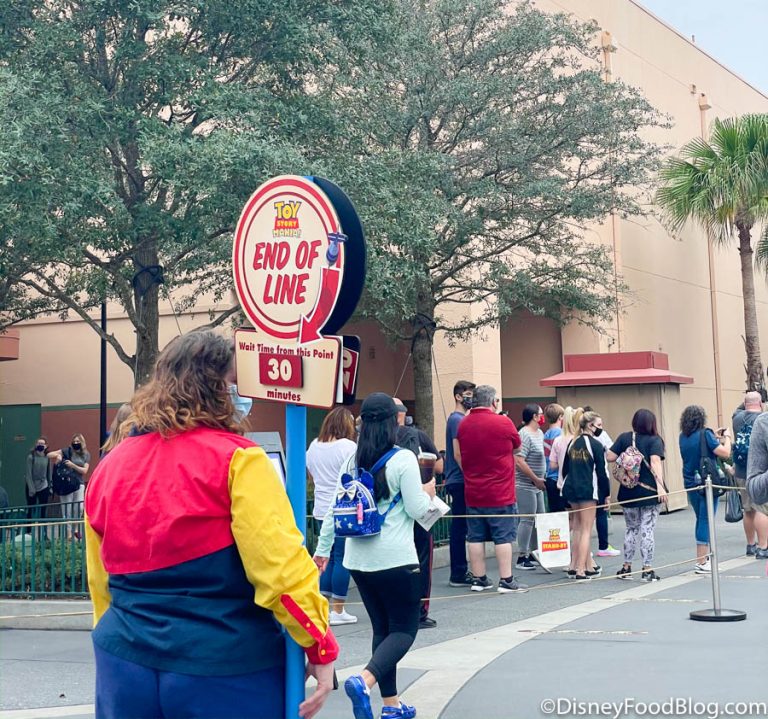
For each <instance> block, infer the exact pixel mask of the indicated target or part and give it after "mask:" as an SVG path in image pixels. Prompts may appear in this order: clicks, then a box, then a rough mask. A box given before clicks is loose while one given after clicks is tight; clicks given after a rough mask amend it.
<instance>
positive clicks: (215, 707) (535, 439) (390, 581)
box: [26, 332, 768, 719]
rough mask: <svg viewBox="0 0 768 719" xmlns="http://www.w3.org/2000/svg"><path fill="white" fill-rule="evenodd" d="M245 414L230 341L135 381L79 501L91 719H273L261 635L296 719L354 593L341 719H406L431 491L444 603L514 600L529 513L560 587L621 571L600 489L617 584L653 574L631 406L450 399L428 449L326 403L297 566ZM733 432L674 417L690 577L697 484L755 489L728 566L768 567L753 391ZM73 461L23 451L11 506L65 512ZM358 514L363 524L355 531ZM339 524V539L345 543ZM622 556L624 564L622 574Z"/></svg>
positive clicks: (371, 405)
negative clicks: (358, 607) (613, 516)
mask: <svg viewBox="0 0 768 719" xmlns="http://www.w3.org/2000/svg"><path fill="white" fill-rule="evenodd" d="M243 399H244V398H240V397H239V395H237V385H236V374H235V368H234V363H233V347H232V344H231V342H228V341H226V340H224V339H223V338H222V337H221V336H219V335H217V334H215V333H213V332H193V333H190V334H188V335H184V336H182V337H178V338H176V339H175V340H173V341H172V342H171V343H170V344H169V345H168V347H166V349H165V350H163V352H162V353H161V355H160V357H159V360H158V362H157V366H156V368H155V371H154V374H153V376H152V378H151V379H150V381H149V382H148V383H147V384H146V385H145V386H144V387H143V388H141V389H140V390H138V392H137V393H136V395H135V396H134V397H133V399H132V400H131V403H130V405H125V406H124V407H123V408H121V411H120V413H119V417H118V418H117V419H116V421H115V422H114V423H113V427H112V432H111V435H110V441H109V442H108V444H107V445H105V447H104V448H102V460H101V461H100V463H99V465H98V467H97V469H96V470H95V472H94V473H93V476H92V478H91V480H90V482H89V484H88V491H87V492H86V493H85V499H84V503H85V518H84V526H85V536H86V540H87V541H86V553H87V563H88V582H89V588H90V592H91V597H92V600H93V604H94V624H95V629H94V632H93V643H94V652H95V656H96V668H97V673H96V716H97V717H98V718H99V719H125V718H127V717H129V716H147V717H149V716H161V715H163V713H166V714H167V713H169V712H170V713H172V714H173V713H174V712H175V713H176V714H179V715H181V714H184V712H187V711H188V710H189V711H192V707H195V711H198V710H200V708H202V709H203V710H204V711H205V712H207V715H210V716H212V717H214V716H215V717H222V719H223V718H224V717H230V716H238V715H240V714H242V713H243V712H244V711H245V708H246V707H247V711H248V715H249V716H253V717H257V718H258V717H264V718H266V717H274V716H282V713H283V711H284V696H283V693H282V691H276V690H275V688H276V687H282V685H283V682H284V674H285V661H286V660H285V651H284V643H283V640H282V636H281V633H280V629H279V626H278V625H282V626H283V627H284V629H285V630H286V631H287V632H288V633H289V634H290V635H291V636H292V637H293V638H294V639H295V641H296V642H297V643H298V644H299V645H300V646H302V647H303V648H304V650H305V653H306V658H307V671H308V674H310V675H313V676H315V677H316V679H317V683H318V685H317V688H316V690H315V692H314V693H313V694H312V695H311V696H310V697H309V698H308V699H306V700H305V701H304V702H303V704H302V705H301V709H300V713H301V715H302V716H303V717H306V718H307V719H310V718H311V717H312V716H313V715H314V714H316V713H317V711H319V709H320V708H321V706H322V705H323V703H324V701H325V699H326V697H327V695H328V693H329V692H330V690H331V689H332V687H333V684H334V677H335V675H334V672H333V663H334V660H335V659H336V657H337V656H338V653H339V647H338V643H337V642H336V639H335V637H334V634H333V630H332V626H338V625H344V624H352V623H355V622H357V621H358V616H356V615H355V614H352V613H350V612H349V611H347V607H346V603H347V599H348V594H349V586H350V581H351V579H353V580H354V582H355V585H356V588H357V591H358V592H359V594H360V597H361V599H362V603H363V605H364V607H365V611H366V613H367V615H368V617H369V619H370V622H371V627H372V646H371V655H370V659H369V661H368V662H367V663H366V665H365V668H364V669H363V670H362V671H361V672H360V673H359V674H356V675H353V676H351V677H349V678H348V679H347V680H346V681H345V683H344V690H345V692H346V694H347V695H348V696H349V698H350V700H351V703H352V713H353V715H354V716H355V718H356V719H372V718H373V713H372V708H371V690H372V689H373V688H374V687H375V686H376V685H378V687H379V691H380V692H381V696H382V702H383V710H382V714H381V716H382V717H383V718H384V719H403V718H410V717H414V716H415V715H416V709H415V708H414V707H412V706H409V705H407V704H405V703H403V702H402V700H401V698H400V691H399V688H398V684H397V665H398V663H399V662H400V660H401V659H402V658H403V657H404V656H405V654H406V653H407V652H408V651H409V649H410V647H411V646H412V644H413V642H414V640H415V638H416V635H417V633H418V631H419V630H422V629H428V628H431V627H434V626H436V621H435V620H434V618H433V617H431V616H430V615H429V607H430V605H429V599H430V592H431V578H432V554H433V543H432V536H431V533H430V531H429V528H428V527H429V525H423V522H420V520H423V518H424V517H425V516H426V515H427V513H428V512H430V511H432V510H433V509H434V507H435V506H436V505H435V502H436V500H435V497H436V494H437V485H436V480H435V475H440V476H441V477H442V478H443V479H444V490H445V496H446V497H447V500H448V502H449V504H450V508H451V510H452V518H451V520H450V522H451V524H450V552H449V554H450V576H449V584H450V585H451V586H453V587H460V588H466V589H467V590H468V591H469V592H484V591H486V590H493V589H496V591H497V592H499V593H500V594H508V593H512V594H515V593H525V592H527V591H528V587H527V586H526V585H525V584H524V583H522V582H521V581H520V577H521V574H522V573H523V572H530V571H534V570H536V569H537V568H538V566H539V564H538V558H537V548H538V546H539V542H538V538H537V536H536V522H535V515H538V514H543V513H545V512H566V511H567V512H568V521H569V522H570V538H571V552H570V555H571V562H570V565H569V566H568V567H566V568H565V570H566V572H567V576H568V577H569V578H571V579H573V580H574V581H575V582H585V581H589V580H590V579H592V578H595V577H599V576H601V574H602V568H601V567H600V566H599V564H597V562H596V561H595V557H596V556H597V557H600V556H608V557H610V556H617V555H618V554H619V552H618V551H617V550H615V549H613V547H611V545H610V543H609V541H608V536H607V527H606V526H605V525H606V524H607V517H603V518H601V515H600V514H599V512H600V509H601V508H602V507H601V505H605V504H606V503H607V501H608V497H609V496H610V495H611V480H610V476H611V474H613V475H614V476H615V477H616V479H617V480H618V482H619V486H618V495H617V501H618V502H619V503H620V504H621V505H622V511H623V516H624V522H625V531H624V540H623V546H622V550H621V554H622V555H623V563H622V565H621V567H620V569H619V570H618V573H617V577H618V578H619V579H622V580H627V579H632V578H634V577H635V576H637V575H639V578H640V579H641V580H642V581H647V582H653V581H658V580H659V576H658V574H657V573H656V571H655V570H654V568H653V562H654V554H655V528H656V523H657V521H658V518H659V514H660V512H661V510H662V508H663V507H664V505H665V503H666V501H667V497H668V491H667V488H666V486H665V483H664V460H665V455H666V449H665V442H664V440H663V438H662V437H661V436H660V434H659V431H658V425H657V419H656V417H655V415H654V413H653V412H651V411H650V410H648V409H638V410H637V411H636V412H635V413H634V416H633V417H632V421H631V427H628V428H626V431H623V432H620V433H619V434H618V436H617V437H616V439H615V440H612V439H611V438H610V436H609V435H608V433H607V431H606V429H605V428H604V427H603V419H602V417H601V416H600V414H599V412H597V411H595V409H593V408H591V407H562V406H560V405H558V404H556V403H552V404H549V405H547V406H546V407H543V408H542V407H541V406H539V405H538V404H529V405H527V406H525V407H524V408H523V411H522V414H521V416H520V418H519V422H518V423H517V424H516V423H515V422H513V420H512V419H511V418H510V417H509V416H507V414H506V413H505V412H503V411H502V408H501V399H500V397H499V396H498V394H497V391H496V389H495V388H494V387H491V386H489V385H479V386H475V384H473V383H472V382H470V381H461V382H457V383H456V385H455V387H454V393H453V399H454V408H453V412H452V413H451V414H450V416H449V417H448V418H447V423H446V430H445V451H444V452H439V451H438V449H437V447H436V445H435V443H434V442H433V441H432V439H431V438H430V437H429V435H428V434H427V433H426V432H425V431H424V430H422V429H420V428H417V427H415V426H414V425H413V423H409V422H408V417H407V409H406V407H405V405H404V404H403V403H402V402H401V401H400V400H399V399H397V398H393V397H390V396H388V395H386V394H383V393H374V394H371V395H369V396H368V397H367V398H366V399H365V400H364V401H363V402H362V405H361V409H360V413H359V417H357V418H355V417H354V415H353V414H352V413H351V412H350V411H349V409H347V408H345V407H337V408H335V409H333V410H331V411H330V412H329V413H328V414H327V416H326V417H325V419H324V421H323V423H322V426H321V429H320V433H319V435H318V437H317V438H316V439H314V440H313V441H312V442H311V444H310V446H309V447H308V449H307V471H308V478H309V480H310V481H311V482H312V484H313V488H314V502H313V507H312V521H313V522H314V523H315V529H316V533H317V536H318V542H317V547H316V549H315V552H314V556H312V557H310V555H309V554H308V553H307V551H306V549H305V547H304V545H303V538H302V536H301V534H300V533H299V531H298V530H297V528H296V526H295V523H294V520H293V514H292V510H291V507H290V505H289V503H288V500H287V497H286V494H285V492H284V491H283V488H282V485H281V483H280V480H279V478H278V476H277V474H276V472H275V470H274V467H273V465H272V464H271V462H270V460H269V459H268V457H267V455H266V454H265V452H264V451H263V450H262V449H261V448H259V447H257V446H256V445H255V444H254V443H253V442H251V441H250V440H248V439H247V438H245V437H244V436H243V434H244V431H245V424H244V421H243V420H244V417H245V416H246V415H247V412H248V410H250V405H247V406H246V403H245V402H244V401H242V400H243ZM733 435H734V439H733V440H732V439H731V432H730V431H729V430H728V429H727V428H718V429H716V430H712V429H709V428H708V427H707V418H706V414H705V412H704V410H703V408H701V407H698V406H695V405H692V406H689V407H686V408H685V410H684V411H683V413H682V416H681V419H680V434H679V440H678V441H679V451H680V455H681V458H682V461H683V479H684V483H685V487H686V488H688V489H690V490H691V491H690V492H688V495H687V496H688V500H689V502H690V504H691V507H692V509H693V513H694V515H695V528H694V539H695V542H696V546H697V560H696V565H695V570H696V572H698V573H701V574H706V573H709V572H711V565H710V562H709V556H710V548H709V526H708V524H707V514H706V506H705V500H704V497H703V491H702V487H703V482H704V478H703V476H702V475H703V474H704V475H706V474H707V473H708V475H709V477H710V478H712V479H713V480H715V481H716V482H726V481H728V475H730V474H732V475H733V482H734V483H735V484H736V485H737V486H738V487H740V488H742V489H743V488H745V487H746V486H747V485H748V484H749V485H750V487H753V490H754V491H752V499H751V500H750V498H749V496H748V495H747V494H746V493H743V495H742V500H743V525H744V531H745V536H746V544H747V546H746V553H747V554H748V555H750V556H756V557H758V558H768V414H764V413H763V412H762V404H761V401H760V395H756V393H747V395H746V396H745V401H744V405H743V406H742V407H740V408H739V409H738V410H737V411H736V413H735V414H734V417H733ZM89 465H90V455H89V454H88V450H87V448H86V445H85V440H84V438H83V436H82V435H81V434H76V435H74V436H73V437H72V440H71V442H70V445H69V446H68V447H65V448H61V449H58V450H51V449H50V448H49V447H48V443H47V441H46V439H45V438H44V437H41V438H39V439H38V441H37V442H36V444H35V446H34V448H33V449H32V451H31V452H30V455H29V458H28V463H27V477H26V483H27V491H28V496H29V501H30V509H34V508H36V507H38V506H44V505H46V504H47V502H48V501H49V499H50V496H51V488H52V486H55V484H56V482H57V481H58V482H59V488H60V489H61V490H62V491H61V492H59V491H58V490H57V494H58V495H59V496H60V497H61V498H62V501H63V499H66V498H70V499H72V500H74V503H77V496H79V495H78V494H77V493H78V492H81V491H82V490H81V487H82V485H83V481H82V480H83V479H84V478H85V477H86V475H87V474H88V472H89ZM611 465H613V466H614V467H615V469H614V470H612V471H611V470H610V469H609V468H610V466H611ZM63 470H66V471H63ZM57 478H58V479H57ZM63 479H68V480H72V485H77V486H76V488H74V489H72V491H70V492H66V491H64V490H65V489H69V487H71V486H72V485H67V487H64V485H63V484H62V482H63ZM78 479H79V482H78V481H77V480H78ZM69 495H74V496H73V497H69ZM367 497H368V498H369V499H366V498H367ZM350 500H351V501H352V503H353V504H352V505H350ZM355 502H356V503H357V504H356V505H355V504H354V503H355ZM366 502H368V504H366ZM350 506H353V509H348V507H350ZM345 512H346V514H345ZM369 515H370V516H369ZM65 516H66V515H65ZM374 516H375V519H376V521H375V522H374V523H373V525H372V527H373V528H372V529H370V530H367V531H366V532H362V531H359V528H360V527H363V526H366V527H367V526H368V525H367V519H366V517H369V518H374ZM364 520H365V521H364ZM603 520H606V521H605V522H603ZM350 522H351V524H352V525H355V524H356V526H358V532H357V533H355V532H352V533H351V534H350V533H349V532H347V531H346V530H345V529H344V528H345V527H347V529H348V528H349V526H350V525H349V523H350ZM345 523H346V524H345ZM601 525H602V526H601ZM593 529H596V530H597V535H598V545H597V547H594V548H593V547H592V546H591V545H592V539H591V538H592V533H593ZM486 542H492V543H493V545H494V549H495V555H496V560H497V568H498V578H494V579H491V578H490V577H489V576H488V573H487V568H486V558H485V544H486ZM515 544H516V546H517V557H515V554H514V550H515ZM638 553H639V558H640V561H641V564H642V566H641V568H640V569H639V570H638V571H633V568H632V567H633V562H634V561H635V556H636V555H637V554H638ZM275 620H277V621H276V622H275ZM174 715H175V714H174Z"/></svg>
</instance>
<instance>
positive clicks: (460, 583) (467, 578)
mask: <svg viewBox="0 0 768 719" xmlns="http://www.w3.org/2000/svg"><path fill="white" fill-rule="evenodd" d="M474 578H475V575H474V574H472V572H467V573H466V574H465V575H464V577H463V578H462V579H451V580H450V581H449V582H448V586H449V587H471V586H472V580H473V579H474Z"/></svg>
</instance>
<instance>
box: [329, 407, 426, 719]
mask: <svg viewBox="0 0 768 719" xmlns="http://www.w3.org/2000/svg"><path fill="white" fill-rule="evenodd" d="M360 417H361V418H362V426H361V428H360V437H359V439H358V443H357V450H356V453H355V455H354V456H353V457H352V458H351V459H350V460H349V462H347V464H346V466H345V467H344V468H343V469H342V475H341V477H340V478H339V485H338V488H337V497H342V499H343V497H344V496H345V489H344V481H343V480H344V478H345V477H346V478H347V484H349V482H348V480H349V475H351V476H353V477H357V478H358V481H361V482H363V483H364V481H365V480H367V479H368V478H367V477H366V475H369V474H370V475H372V481H373V499H374V501H375V505H376V508H377V509H378V512H379V514H380V515H385V518H384V522H383V524H382V525H381V531H380V533H378V534H371V535H369V536H350V537H348V539H347V542H346V547H345V550H344V566H345V567H347V569H349V570H350V572H351V574H352V578H353V579H354V580H355V584H356V585H357V588H358V590H359V592H360V597H361V598H362V600H363V604H364V605H365V609H366V611H367V612H368V616H369V617H370V619H371V626H372V628H373V655H372V657H371V659H370V661H369V662H368V664H367V665H366V667H365V669H363V671H362V673H361V674H356V675H354V676H351V677H349V678H348V679H347V681H346V682H344V690H345V691H346V693H347V696H349V698H350V699H351V701H352V708H353V713H354V716H355V719H373V710H372V709H371V694H370V691H371V688H372V687H373V686H374V684H378V685H379V690H380V691H381V698H382V702H383V703H384V708H383V709H382V713H381V716H382V719H410V718H411V717H414V716H416V710H415V709H414V708H413V707H411V706H408V705H406V704H403V703H402V702H401V701H400V697H399V696H398V692H397V663H398V662H399V661H400V660H401V659H402V658H403V657H404V656H405V655H406V653H407V652H408V650H409V649H410V648H411V645H412V644H413V641H414V639H415V638H416V633H417V631H418V628H419V605H420V600H421V576H420V571H419V560H418V557H417V555H416V547H415V545H414V541H413V522H414V520H415V519H418V518H419V517H423V516H424V514H426V512H427V510H428V509H429V506H430V501H431V498H432V497H434V496H435V480H434V479H433V480H432V481H430V482H429V483H427V484H423V485H422V483H421V473H420V471H419V464H418V461H417V460H416V456H415V455H414V454H413V452H409V451H407V450H400V451H398V448H397V447H395V440H396V437H397V407H396V405H395V403H394V401H393V400H392V398H391V397H389V396H388V395H386V394H384V393H382V392H375V393H374V394H371V395H369V396H368V397H367V398H366V399H365V401H364V402H363V404H362V407H361V409H360ZM360 501H362V500H360ZM338 503H339V500H338V499H337V505H338ZM337 509H338V506H337ZM360 510H361V511H359V512H358V515H357V516H358V520H357V521H358V522H359V521H360V520H361V517H360V515H362V514H363V511H362V505H360ZM343 516H345V515H343V514H340V513H339V514H338V517H335V516H334V507H331V509H330V510H329V511H328V513H327V514H326V516H325V519H324V521H323V527H322V530H321V532H320V538H319V540H318V545H317V550H316V551H315V557H314V559H315V563H316V564H317V566H318V568H319V569H320V571H321V572H324V571H325V570H326V569H327V567H328V558H329V556H330V554H331V548H332V545H333V540H334V532H335V528H336V527H337V526H339V527H340V526H341V524H342V521H341V517H343ZM351 521H353V522H354V521H355V518H354V515H353V516H352V520H351ZM339 531H341V530H339Z"/></svg>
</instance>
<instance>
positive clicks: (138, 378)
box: [133, 243, 162, 387]
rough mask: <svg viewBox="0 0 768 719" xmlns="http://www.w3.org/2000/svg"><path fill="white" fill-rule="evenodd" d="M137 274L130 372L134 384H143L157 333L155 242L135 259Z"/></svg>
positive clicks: (154, 356)
mask: <svg viewBox="0 0 768 719" xmlns="http://www.w3.org/2000/svg"><path fill="white" fill-rule="evenodd" d="M134 265H135V267H136V275H135V281H134V299H135V302H136V314H137V315H138V319H139V325H138V326H137V327H136V365H135V367H134V372H133V382H134V386H135V387H139V386H141V385H142V384H144V383H145V382H146V381H147V379H149V376H150V375H151V374H152V370H153V369H154V367H155V362H156V361H157V355H158V352H159V350H158V345H159V335H160V331H159V330H160V308H159V301H160V283H161V282H162V277H161V275H159V274H158V273H159V272H161V271H162V269H158V267H159V265H158V255H157V245H156V244H155V243H148V245H147V246H145V247H143V248H142V249H141V251H139V252H137V253H136V257H135V258H134Z"/></svg>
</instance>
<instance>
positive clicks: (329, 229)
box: [232, 175, 365, 407]
mask: <svg viewBox="0 0 768 719" xmlns="http://www.w3.org/2000/svg"><path fill="white" fill-rule="evenodd" d="M232 265H233V272H234V280H235V291H236V293H237V296H238V298H239V300H240V304H241V306H242V308H243V311H244V312H245V314H246V315H247V317H248V319H249V320H250V321H251V323H252V324H253V326H254V329H253V330H238V331H237V332H236V333H235V338H236V358H237V369H238V391H239V392H240V393H241V394H244V395H248V396H251V397H255V398H259V399H267V400H273V401H278V402H291V403H295V404H303V405H309V406H316V407H331V406H332V405H333V403H334V402H335V401H339V400H340V399H341V395H342V393H343V392H347V393H349V394H353V392H354V381H355V378H356V369H357V355H356V353H355V356H354V357H353V356H352V355H351V354H349V353H350V352H354V348H352V349H350V350H347V351H346V352H345V351H344V349H343V345H342V338H341V337H336V336H334V334H333V333H334V332H336V331H338V329H339V328H340V327H341V326H342V325H343V324H344V323H345V322H346V321H347V320H348V319H349V317H350V316H351V315H352V312H353V311H354V309H355V306H356V305H357V302H358V300H359V298H360V294H361V292H362V288H363V282H364V279H365V244H364V240H363V233H362V227H361V226H360V221H359V219H358V217H357V213H356V212H355V210H354V207H353V206H352V203H351V202H350V201H349V199H348V198H347V196H346V195H345V194H344V193H343V192H342V191H341V190H340V189H339V188H338V187H337V186H336V185H334V184H333V183H331V182H329V181H328V180H324V179H323V178H317V177H312V178H306V177H298V176H294V175H284V176H281V177H276V178H273V179H271V180H269V181H268V182H265V183H264V184H263V185H262V186H261V187H259V188H258V189H257V190H256V192H255V193H254V194H253V195H252V196H251V198H250V200H249V201H248V203H247V204H246V206H245V208H244V210H243V213H242V215H241V216H240V220H239V222H238V224H237V230H236V232H235V242H234V246H233V253H232ZM357 351H358V352H359V342H358V347H357ZM342 357H343V365H344V367H341V364H342ZM352 366H354V369H355V372H354V373H350V372H349V371H347V372H343V371H342V370H343V369H344V368H349V367H352ZM351 375H353V376H351Z"/></svg>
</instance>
